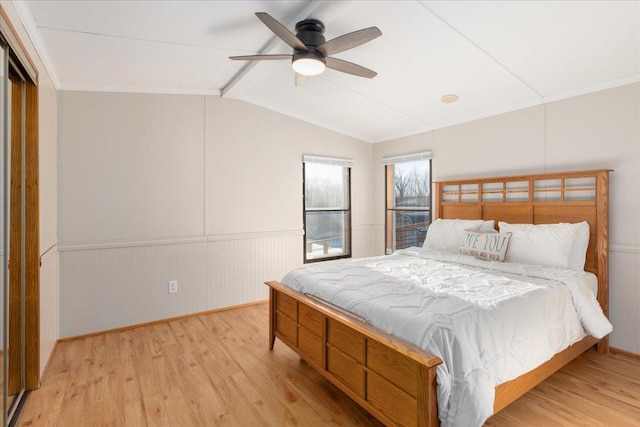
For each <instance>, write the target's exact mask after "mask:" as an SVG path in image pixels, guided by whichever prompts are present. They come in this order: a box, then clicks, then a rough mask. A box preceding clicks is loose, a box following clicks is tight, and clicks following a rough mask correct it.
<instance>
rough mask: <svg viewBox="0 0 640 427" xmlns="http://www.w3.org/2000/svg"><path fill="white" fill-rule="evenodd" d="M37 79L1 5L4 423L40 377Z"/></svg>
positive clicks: (0, 419) (0, 421)
mask: <svg viewBox="0 0 640 427" xmlns="http://www.w3.org/2000/svg"><path fill="white" fill-rule="evenodd" d="M25 65H26V66H25ZM36 85H37V73H36V72H35V68H34V67H33V63H32V62H31V60H30V58H29V57H28V55H26V54H25V53H24V51H23V46H22V45H21V43H20V42H19V40H18V39H17V37H16V35H15V33H14V32H13V27H11V25H9V24H8V21H7V18H6V15H5V14H4V12H3V9H2V7H1V5H0V146H1V150H0V155H1V157H0V160H1V161H0V169H1V170H0V203H1V205H2V206H1V209H0V211H1V213H0V220H1V221H0V222H1V224H2V226H1V227H0V228H1V232H0V279H1V284H0V285H1V286H0V362H1V363H0V367H1V369H0V390H2V396H1V398H0V399H1V402H2V403H1V406H2V409H1V412H0V426H6V425H10V423H12V422H14V421H16V420H17V418H18V416H19V413H20V410H21V408H22V404H23V403H24V401H25V399H26V396H27V394H28V390H33V389H36V388H38V387H39V380H40V360H39V356H40V354H39V353H40V350H39V332H40V331H39V329H40V327H39V326H40V325H39V312H40V305H39V287H40V273H39V269H40V248H39V202H38V194H39V188H38V171H39V167H38V88H37V86H36Z"/></svg>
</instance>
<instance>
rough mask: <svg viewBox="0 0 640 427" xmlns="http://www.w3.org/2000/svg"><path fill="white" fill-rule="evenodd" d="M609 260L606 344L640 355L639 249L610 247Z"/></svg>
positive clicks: (618, 246) (637, 247) (636, 247)
mask: <svg viewBox="0 0 640 427" xmlns="http://www.w3.org/2000/svg"><path fill="white" fill-rule="evenodd" d="M609 260H610V262H609V290H610V291H609V317H610V319H611V323H612V324H613V332H612V333H611V337H610V342H609V343H610V344H611V346H612V347H617V348H620V349H623V350H626V351H630V352H632V353H636V354H640V327H638V325H640V311H638V307H640V246H626V245H625V246H622V245H611V247H610V250H609Z"/></svg>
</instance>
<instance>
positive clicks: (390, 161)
mask: <svg viewBox="0 0 640 427" xmlns="http://www.w3.org/2000/svg"><path fill="white" fill-rule="evenodd" d="M415 160H428V161H429V182H428V183H427V185H428V188H429V206H428V207H426V208H418V207H409V208H404V207H401V208H397V207H394V205H395V203H394V198H395V192H394V189H395V165H396V164H400V163H405V162H410V161H415ZM383 164H384V192H385V195H384V200H385V209H384V234H385V235H384V245H385V247H384V254H385V255H391V254H392V253H393V252H394V251H396V250H398V248H396V238H395V233H394V229H393V223H392V224H389V214H390V213H394V214H395V213H396V212H428V213H429V223H428V225H427V229H428V227H429V226H430V225H431V223H432V222H433V211H432V207H433V197H432V187H433V179H432V176H433V161H432V156H431V152H425V153H418V154H414V155H407V156H399V157H391V158H386V159H383ZM425 237H426V236H425ZM400 249H403V248H400Z"/></svg>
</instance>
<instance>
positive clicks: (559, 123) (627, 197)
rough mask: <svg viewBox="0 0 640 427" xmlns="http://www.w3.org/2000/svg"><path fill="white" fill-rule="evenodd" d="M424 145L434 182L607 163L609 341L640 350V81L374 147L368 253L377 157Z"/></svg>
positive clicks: (379, 181) (378, 213)
mask: <svg viewBox="0 0 640 427" xmlns="http://www.w3.org/2000/svg"><path fill="white" fill-rule="evenodd" d="M461 102H463V101H461ZM453 107H454V108H455V104H453ZM428 149H430V150H433V161H432V165H433V171H432V173H433V180H434V181H437V180H445V179H454V178H465V177H477V176H501V175H509V174H513V173H529V172H531V173H536V172H551V171H570V170H581V169H606V168H610V169H613V170H614V172H613V173H611V175H610V211H609V212H610V215H609V216H610V228H609V243H610V260H611V262H610V318H611V321H612V323H613V325H614V331H613V333H612V334H611V345H612V346H614V347H618V348H622V349H624V350H627V351H632V352H635V353H640V328H638V325H640V286H639V284H640V276H639V275H638V267H637V266H638V265H640V221H639V220H638V218H640V191H639V189H640V84H638V83H636V84H632V85H627V86H622V87H617V88H614V89H609V90H605V91H601V92H596V93H592V94H588V95H583V96H579V97H575V98H570V99H566V100H562V101H558V102H553V103H550V104H547V105H542V106H537V107H532V108H527V109H524V110H519V111H515V112H511V113H506V114H501V115H499V116H494V117H490V118H486V119H482V120H477V121H473V122H469V123H464V124H460V125H457V126H452V127H449V128H444V129H439V130H436V131H432V132H427V133H423V134H419V135H413V136H410V137H406V138H401V139H397V140H393V141H386V142H383V143H379V144H376V145H374V147H373V161H372V166H373V180H374V181H373V182H374V193H373V194H374V196H373V203H374V208H373V210H374V212H375V214H374V229H375V236H374V254H382V253H383V248H384V198H383V196H384V181H383V177H384V176H383V171H384V169H383V166H382V164H381V159H382V158H383V157H387V156H391V155H399V154H406V153H412V152H418V151H424V150H428Z"/></svg>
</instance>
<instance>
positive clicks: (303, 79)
mask: <svg viewBox="0 0 640 427" xmlns="http://www.w3.org/2000/svg"><path fill="white" fill-rule="evenodd" d="M310 78H311V77H309V76H305V75H304V74H300V73H296V87H300V86H304V85H306V84H307V82H308V81H309V79H310Z"/></svg>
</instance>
